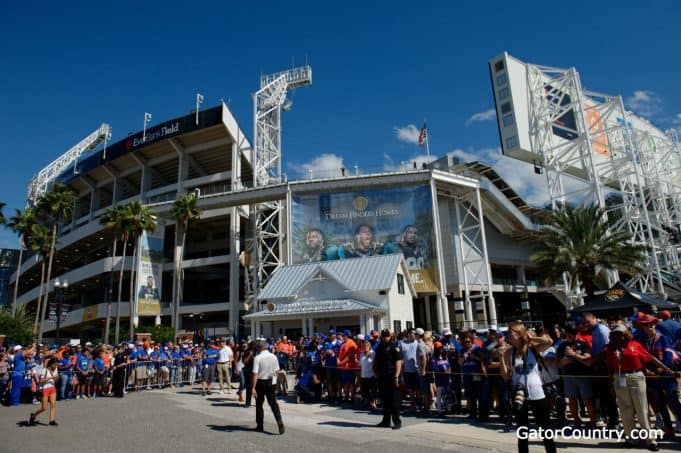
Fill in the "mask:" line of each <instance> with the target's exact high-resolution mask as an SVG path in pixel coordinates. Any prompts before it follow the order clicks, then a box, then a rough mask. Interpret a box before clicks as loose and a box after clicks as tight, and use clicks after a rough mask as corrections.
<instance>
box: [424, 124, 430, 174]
mask: <svg viewBox="0 0 681 453" xmlns="http://www.w3.org/2000/svg"><path fill="white" fill-rule="evenodd" d="M426 124H427V120H426V118H423V128H424V129H425V131H426V156H428V159H427V160H428V163H430V145H429V144H428V136H429V135H430V133H428V128H427V127H426Z"/></svg>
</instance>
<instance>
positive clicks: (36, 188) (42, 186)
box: [26, 123, 111, 205]
mask: <svg viewBox="0 0 681 453" xmlns="http://www.w3.org/2000/svg"><path fill="white" fill-rule="evenodd" d="M110 139H111V127H110V126H109V125H108V124H106V123H102V125H101V126H99V127H98V128H97V130H95V131H94V132H92V133H91V134H90V135H88V136H87V137H85V138H84V139H83V140H81V141H80V143H78V144H77V145H75V146H74V147H73V148H71V149H69V150H68V151H66V152H65V153H64V154H62V155H61V156H59V158H57V159H56V160H55V161H53V162H52V163H51V164H49V165H48V166H47V167H45V168H43V169H42V170H40V171H39V172H38V173H36V174H35V175H34V176H33V178H31V182H30V183H29V184H28V190H27V192H26V203H27V204H28V205H33V204H34V203H35V201H36V200H37V199H38V197H39V196H41V195H42V194H44V193H45V192H47V191H48V189H49V188H50V185H51V184H52V182H53V181H54V180H55V178H56V177H57V176H59V175H60V174H61V173H62V172H63V171H64V170H66V169H67V168H68V167H69V165H71V164H73V163H77V161H78V158H79V157H80V156H81V154H83V153H85V152H87V151H92V150H93V149H95V148H96V147H97V145H99V144H100V143H101V142H102V141H105V140H106V141H108V140H110ZM74 171H76V169H75V167H74Z"/></svg>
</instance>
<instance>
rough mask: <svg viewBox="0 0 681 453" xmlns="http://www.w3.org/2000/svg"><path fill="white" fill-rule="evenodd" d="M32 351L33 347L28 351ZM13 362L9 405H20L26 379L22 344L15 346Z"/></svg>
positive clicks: (28, 352)
mask: <svg viewBox="0 0 681 453" xmlns="http://www.w3.org/2000/svg"><path fill="white" fill-rule="evenodd" d="M32 351H33V350H32V349H29V350H27V351H26V353H27V354H29V355H30V354H31V353H32ZM12 363H13V368H12V391H11V393H10V394H9V405H10V406H18V405H19V402H20V399H21V386H22V384H23V381H24V373H25V372H26V361H25V360H24V351H23V348H22V347H21V346H20V345H16V346H14V359H13V360H12Z"/></svg>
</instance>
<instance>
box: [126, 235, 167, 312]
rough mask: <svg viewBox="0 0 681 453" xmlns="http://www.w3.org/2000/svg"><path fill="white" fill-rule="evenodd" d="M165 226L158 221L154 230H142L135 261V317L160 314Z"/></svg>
mask: <svg viewBox="0 0 681 453" xmlns="http://www.w3.org/2000/svg"><path fill="white" fill-rule="evenodd" d="M164 233H165V226H164V225H162V224H161V223H160V222H159V225H157V227H156V230H155V231H153V232H151V233H148V232H146V231H145V232H143V233H142V236H141V237H140V245H139V247H138V252H137V253H138V257H137V258H138V261H137V263H138V264H137V293H136V296H137V300H136V304H135V312H134V315H133V316H135V318H138V317H139V316H156V315H160V314H161V294H160V290H159V288H160V287H161V278H162V276H163V262H164V259H163V239H164Z"/></svg>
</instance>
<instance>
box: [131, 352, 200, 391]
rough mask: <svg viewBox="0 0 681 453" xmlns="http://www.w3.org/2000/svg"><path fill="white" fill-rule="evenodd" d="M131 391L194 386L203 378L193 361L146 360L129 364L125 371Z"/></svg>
mask: <svg viewBox="0 0 681 453" xmlns="http://www.w3.org/2000/svg"><path fill="white" fill-rule="evenodd" d="M125 372H126V374H125V382H126V386H127V388H128V389H129V390H143V389H147V390H149V389H153V388H164V387H168V386H180V385H185V384H188V385H194V384H195V383H197V382H200V379H201V376H200V372H199V370H197V368H196V366H195V363H194V361H193V360H188V359H182V360H145V361H136V362H132V363H129V364H128V365H127V367H126V370H125Z"/></svg>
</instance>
